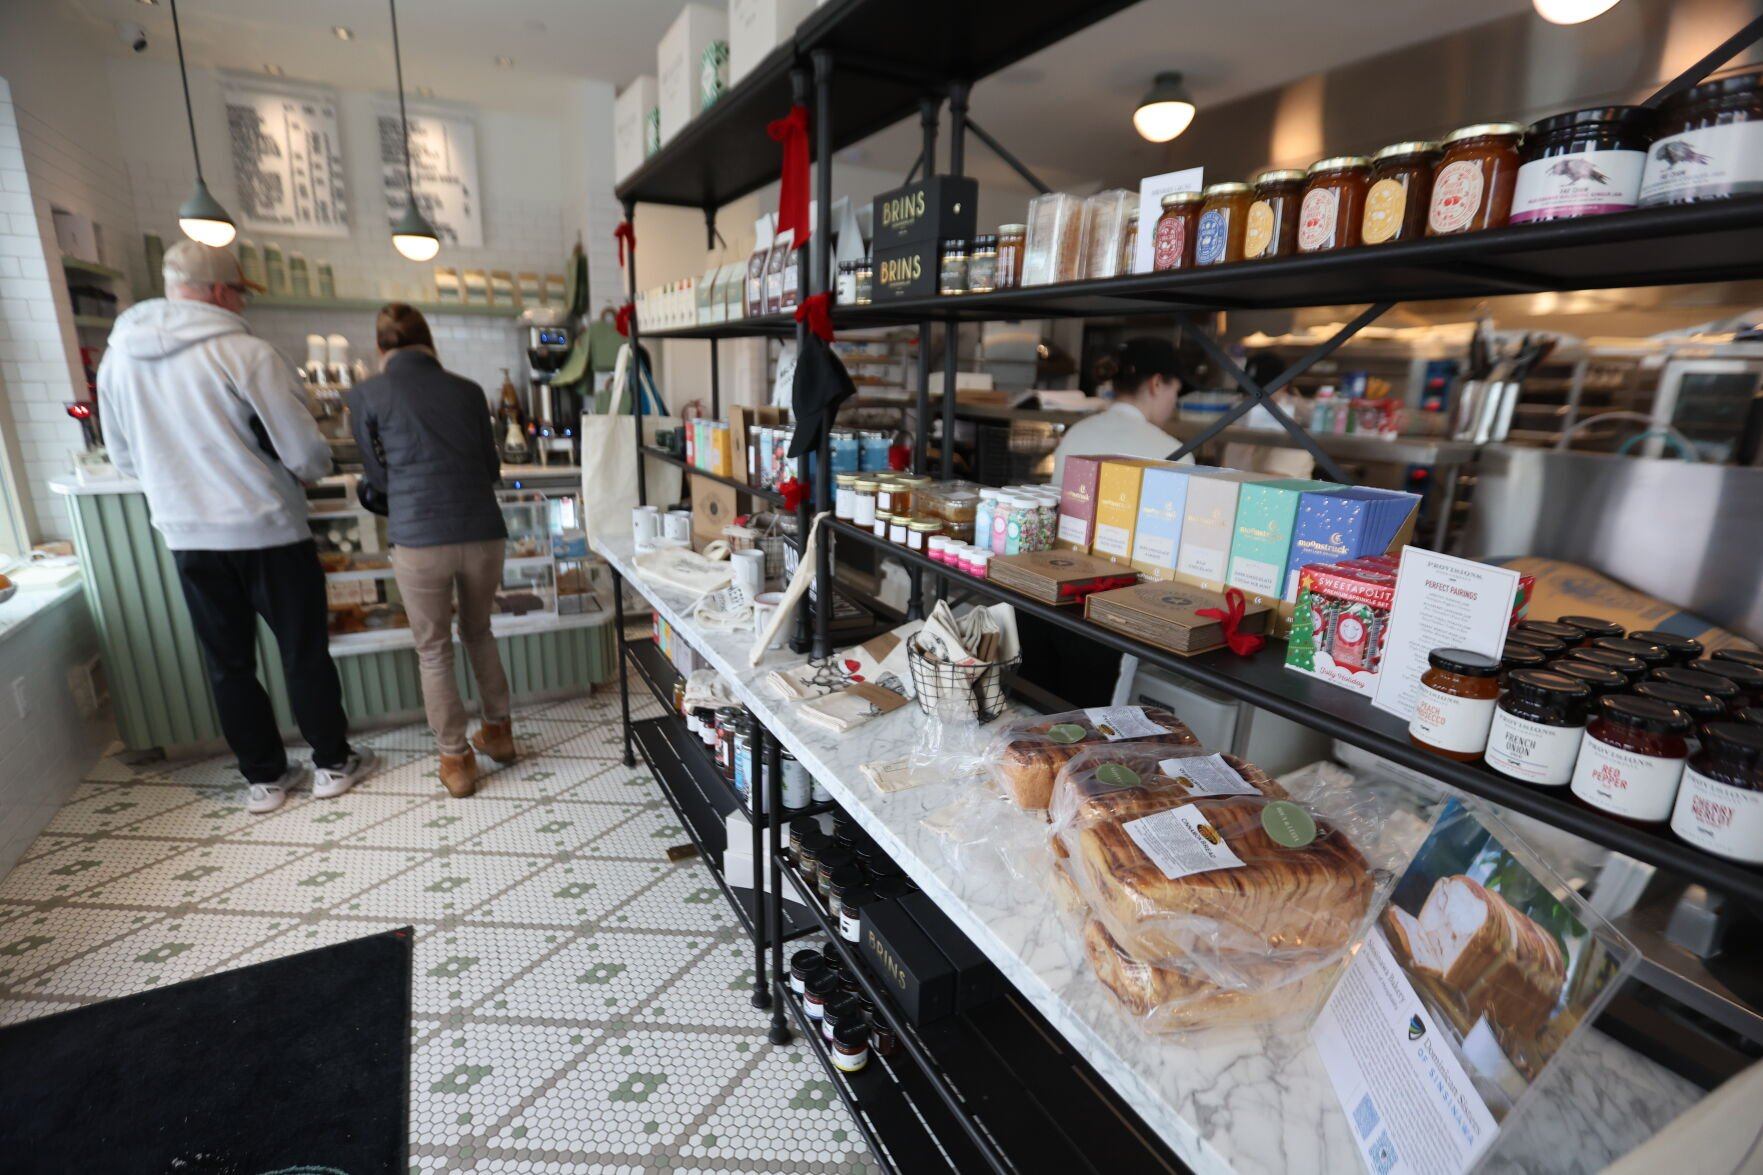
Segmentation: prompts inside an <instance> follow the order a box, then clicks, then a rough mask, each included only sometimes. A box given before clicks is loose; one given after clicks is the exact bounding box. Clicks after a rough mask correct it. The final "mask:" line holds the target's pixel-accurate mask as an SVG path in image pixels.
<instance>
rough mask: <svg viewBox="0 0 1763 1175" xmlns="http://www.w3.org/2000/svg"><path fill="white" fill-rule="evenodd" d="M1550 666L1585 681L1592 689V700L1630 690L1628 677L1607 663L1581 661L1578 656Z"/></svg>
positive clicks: (1566, 658) (1553, 669) (1576, 679)
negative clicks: (1598, 663) (1596, 663)
mask: <svg viewBox="0 0 1763 1175" xmlns="http://www.w3.org/2000/svg"><path fill="white" fill-rule="evenodd" d="M1549 668H1550V669H1551V670H1552V671H1554V672H1556V673H1562V674H1565V675H1567V676H1568V677H1571V678H1573V679H1574V680H1575V681H1580V682H1584V683H1585V685H1586V687H1587V688H1589V689H1590V690H1591V691H1592V700H1593V701H1594V702H1596V700H1597V699H1599V698H1601V697H1604V696H1605V695H1607V694H1623V693H1627V692H1628V684H1629V682H1628V678H1626V677H1624V676H1623V675H1622V674H1620V673H1618V672H1616V670H1614V669H1611V668H1610V667H1608V666H1606V665H1594V664H1592V663H1591V662H1590V661H1581V660H1580V659H1579V658H1577V657H1565V658H1563V659H1561V660H1559V661H1556V662H1554V663H1552V664H1551V665H1550V666H1549Z"/></svg>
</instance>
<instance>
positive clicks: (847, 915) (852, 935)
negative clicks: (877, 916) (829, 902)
mask: <svg viewBox="0 0 1763 1175" xmlns="http://www.w3.org/2000/svg"><path fill="white" fill-rule="evenodd" d="M873 901H875V891H874V890H873V889H871V888H869V887H868V886H867V885H859V886H856V887H854V888H852V889H848V890H846V891H845V892H844V894H843V895H842V896H841V898H840V900H839V937H840V938H842V939H844V940H845V941H846V942H857V941H859V940H860V939H861V937H862V934H863V907H865V906H867V905H869V903H871V902H873Z"/></svg>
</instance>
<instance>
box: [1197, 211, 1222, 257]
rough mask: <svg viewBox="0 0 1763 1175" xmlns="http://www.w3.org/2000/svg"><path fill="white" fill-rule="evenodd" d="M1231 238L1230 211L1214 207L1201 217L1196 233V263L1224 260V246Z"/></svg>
mask: <svg viewBox="0 0 1763 1175" xmlns="http://www.w3.org/2000/svg"><path fill="white" fill-rule="evenodd" d="M1229 240H1230V213H1229V212H1228V211H1226V210H1225V209H1223V208H1214V209H1213V210H1212V211H1210V212H1207V213H1204V214H1202V215H1201V217H1200V227H1199V229H1198V231H1196V232H1195V233H1194V264H1195V265H1217V264H1218V263H1219V262H1220V261H1223V260H1224V248H1225V245H1226V244H1227V243H1228V242H1229Z"/></svg>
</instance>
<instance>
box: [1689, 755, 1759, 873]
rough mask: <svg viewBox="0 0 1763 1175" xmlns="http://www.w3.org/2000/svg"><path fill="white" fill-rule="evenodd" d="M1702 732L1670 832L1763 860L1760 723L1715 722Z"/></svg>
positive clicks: (1726, 853)
mask: <svg viewBox="0 0 1763 1175" xmlns="http://www.w3.org/2000/svg"><path fill="white" fill-rule="evenodd" d="M1702 736H1703V737H1702V749H1701V750H1699V751H1697V752H1696V755H1695V757H1694V758H1692V759H1691V760H1690V761H1689V766H1688V767H1686V768H1685V769H1684V773H1683V786H1682V787H1681V788H1679V789H1678V793H1677V805H1676V807H1674V808H1673V809H1672V811H1671V831H1673V832H1675V833H1677V835H1678V836H1679V837H1681V838H1682V839H1684V840H1685V841H1688V842H1689V843H1690V844H1692V845H1695V846H1696V847H1697V848H1699V849H1705V850H1707V851H1708V852H1710V853H1714V854H1715V855H1717V856H1721V857H1726V858H1729V859H1731V860H1734V861H1743V862H1744V863H1745V864H1747V865H1763V726H1750V725H1744V724H1741V723H1737V722H1716V723H1714V724H1713V725H1712V726H1709V727H1708V728H1707V729H1706V730H1704V731H1703V732H1702Z"/></svg>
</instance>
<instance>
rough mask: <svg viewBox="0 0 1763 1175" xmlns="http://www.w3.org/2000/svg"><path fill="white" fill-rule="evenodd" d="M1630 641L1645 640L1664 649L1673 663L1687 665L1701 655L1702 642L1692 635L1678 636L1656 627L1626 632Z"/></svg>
mask: <svg viewBox="0 0 1763 1175" xmlns="http://www.w3.org/2000/svg"><path fill="white" fill-rule="evenodd" d="M1628 639H1629V640H1631V641H1646V642H1647V643H1648V644H1650V645H1658V646H1659V647H1660V648H1661V649H1664V650H1665V655H1666V656H1667V657H1669V658H1670V659H1671V664H1673V665H1688V664H1689V663H1690V662H1691V661H1695V660H1698V659H1700V657H1701V656H1702V642H1701V641H1699V640H1697V639H1696V638H1695V637H1693V636H1679V635H1678V634H1677V633H1675V632H1666V631H1664V630H1663V629H1658V628H1646V629H1642V630H1641V631H1640V632H1631V633H1629V634H1628Z"/></svg>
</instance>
